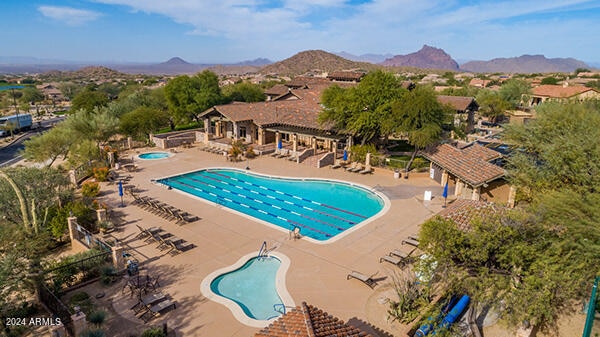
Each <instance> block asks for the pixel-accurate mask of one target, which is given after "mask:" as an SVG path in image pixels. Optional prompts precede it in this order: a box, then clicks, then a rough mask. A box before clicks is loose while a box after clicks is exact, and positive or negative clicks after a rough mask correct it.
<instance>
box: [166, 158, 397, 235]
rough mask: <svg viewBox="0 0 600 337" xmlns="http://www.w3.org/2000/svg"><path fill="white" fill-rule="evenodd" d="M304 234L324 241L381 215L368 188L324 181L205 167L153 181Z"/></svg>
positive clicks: (380, 205)
mask: <svg viewBox="0 0 600 337" xmlns="http://www.w3.org/2000/svg"><path fill="white" fill-rule="evenodd" d="M157 182H158V183H161V184H163V185H166V186H169V187H171V188H174V189H177V190H180V191H183V192H186V193H189V194H192V195H194V196H197V197H200V198H202V199H205V200H208V201H210V202H213V203H216V204H219V205H223V206H225V207H228V208H230V209H232V210H235V211H238V212H241V213H244V214H247V215H249V216H252V217H254V218H257V219H260V220H263V221H266V222H268V223H271V224H274V225H276V226H279V227H281V228H283V229H284V230H293V229H294V228H298V229H299V230H300V234H301V235H302V236H307V237H310V238H312V239H314V240H317V241H321V242H324V241H327V240H330V239H332V238H334V237H336V236H337V235H339V234H341V233H343V232H345V231H346V230H348V229H350V228H353V227H354V226H356V225H358V224H360V223H362V222H365V221H367V220H368V219H370V218H372V217H373V216H375V215H377V214H378V213H380V212H382V210H383V209H384V206H385V204H386V203H385V201H384V198H383V197H382V196H380V195H379V194H377V193H375V192H373V191H371V190H368V189H367V188H364V187H361V186H357V185H353V184H349V183H344V182H339V181H332V180H325V179H313V178H310V179H309V178H304V179H294V178H282V177H271V176H266V175H259V174H254V173H250V172H248V171H242V170H236V169H221V168H216V169H203V170H199V171H195V172H190V173H185V174H181V175H177V176H172V177H167V178H163V179H159V180H157Z"/></svg>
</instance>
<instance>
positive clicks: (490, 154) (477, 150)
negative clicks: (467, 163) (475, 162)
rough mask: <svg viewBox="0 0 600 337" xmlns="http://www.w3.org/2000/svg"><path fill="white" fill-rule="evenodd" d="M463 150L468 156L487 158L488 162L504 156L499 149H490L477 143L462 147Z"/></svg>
mask: <svg viewBox="0 0 600 337" xmlns="http://www.w3.org/2000/svg"><path fill="white" fill-rule="evenodd" d="M462 152H463V153H464V154H466V155H468V156H473V157H477V158H480V159H481V160H485V161H487V162H489V161H492V160H494V159H498V158H500V157H502V154H500V153H499V152H498V151H494V150H491V149H488V148H487V147H485V146H482V145H480V144H477V143H473V144H471V145H470V146H468V147H465V148H462Z"/></svg>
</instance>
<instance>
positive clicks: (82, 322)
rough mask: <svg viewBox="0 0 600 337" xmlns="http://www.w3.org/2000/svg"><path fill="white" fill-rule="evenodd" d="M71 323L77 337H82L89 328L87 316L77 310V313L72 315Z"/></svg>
mask: <svg viewBox="0 0 600 337" xmlns="http://www.w3.org/2000/svg"><path fill="white" fill-rule="evenodd" d="M71 321H72V323H73V332H74V333H75V336H79V335H81V334H82V333H83V332H84V331H85V330H87V328H88V326H87V320H86V319H85V314H84V313H83V312H81V310H75V313H74V314H73V315H71Z"/></svg>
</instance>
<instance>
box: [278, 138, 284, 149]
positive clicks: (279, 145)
mask: <svg viewBox="0 0 600 337" xmlns="http://www.w3.org/2000/svg"><path fill="white" fill-rule="evenodd" d="M282 147H283V144H281V139H280V140H279V143H277V148H278V149H280V150H281V148H282Z"/></svg>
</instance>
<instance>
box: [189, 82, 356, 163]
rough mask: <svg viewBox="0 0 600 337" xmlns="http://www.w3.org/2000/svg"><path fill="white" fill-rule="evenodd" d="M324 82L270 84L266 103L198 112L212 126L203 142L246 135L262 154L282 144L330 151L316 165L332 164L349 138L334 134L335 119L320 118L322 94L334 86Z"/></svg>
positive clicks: (297, 150)
mask: <svg viewBox="0 0 600 337" xmlns="http://www.w3.org/2000/svg"><path fill="white" fill-rule="evenodd" d="M322 80H323V79H312V78H304V79H302V78H297V79H295V81H294V82H293V83H291V84H290V83H286V84H285V85H284V86H276V87H273V88H271V89H270V90H269V91H268V93H267V97H268V99H267V101H264V102H255V103H245V102H233V103H230V104H223V105H217V106H214V107H212V108H210V109H208V110H206V111H204V112H203V113H201V114H200V115H199V117H200V118H204V125H206V126H208V127H207V128H205V134H206V136H205V137H204V142H205V143H208V142H210V141H213V140H215V141H216V140H223V141H224V142H226V141H227V140H231V139H234V140H238V139H242V140H244V141H245V142H246V143H250V144H254V145H255V146H256V147H257V149H259V148H260V149H261V150H260V151H263V150H264V151H263V153H269V152H272V151H274V150H275V146H276V144H277V145H278V144H280V143H281V144H282V145H283V147H284V148H285V149H284V150H285V151H286V152H287V153H289V154H290V155H292V156H293V157H298V156H300V155H302V156H304V155H306V157H308V156H315V155H319V156H321V155H322V156H325V155H327V154H329V153H331V155H328V156H327V157H326V158H323V157H322V156H321V157H320V159H319V160H320V163H319V164H318V165H317V166H320V165H328V164H333V161H334V160H335V152H336V151H337V149H338V147H339V145H340V144H341V143H343V142H344V141H345V140H346V139H347V138H348V136H347V135H342V134H339V133H338V132H336V131H335V130H334V128H333V124H331V123H329V124H328V123H325V124H322V123H319V122H318V116H319V114H320V113H321V111H322V109H323V106H322V105H321V103H320V99H321V94H322V92H323V91H324V90H325V89H326V88H328V87H329V86H331V84H332V83H331V82H330V81H327V80H326V81H327V82H323V81H322ZM341 84H342V85H343V86H348V85H350V83H341ZM298 160H300V159H298Z"/></svg>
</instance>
